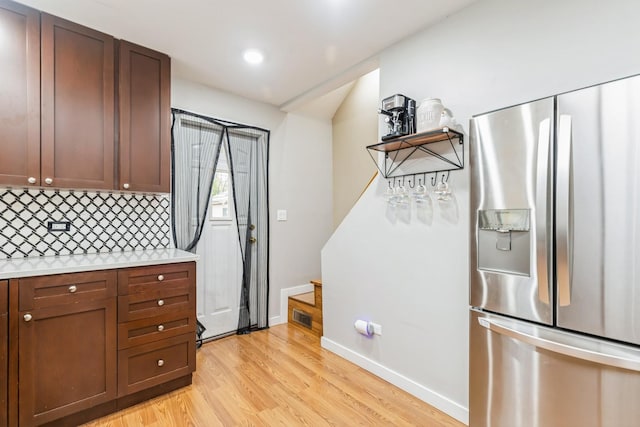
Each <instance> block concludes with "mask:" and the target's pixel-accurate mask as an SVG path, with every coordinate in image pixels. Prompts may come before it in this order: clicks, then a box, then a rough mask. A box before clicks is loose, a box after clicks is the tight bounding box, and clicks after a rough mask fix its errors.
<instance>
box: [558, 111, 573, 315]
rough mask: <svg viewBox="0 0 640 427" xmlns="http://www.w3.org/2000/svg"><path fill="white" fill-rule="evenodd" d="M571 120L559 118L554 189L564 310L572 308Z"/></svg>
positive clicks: (563, 115)
mask: <svg viewBox="0 0 640 427" xmlns="http://www.w3.org/2000/svg"><path fill="white" fill-rule="evenodd" d="M571 126H572V125H571V116H570V115H568V114H561V115H560V118H559V124H558V171H557V176H558V181H557V183H558V188H557V201H556V203H557V211H556V212H557V214H558V215H557V219H556V248H557V251H558V252H557V265H556V272H557V280H558V305H559V306H560V307H565V306H568V305H570V304H571V278H572V277H571V276H572V271H571V268H572V263H573V262H572V256H571V241H572V236H571V228H572V227H571V199H572V194H571V193H572V191H571V179H572V177H571V175H572V170H571V148H572V147H571V146H572V145H573V141H572V133H571V132H572V130H571Z"/></svg>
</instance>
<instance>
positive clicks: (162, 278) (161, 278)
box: [158, 274, 164, 282]
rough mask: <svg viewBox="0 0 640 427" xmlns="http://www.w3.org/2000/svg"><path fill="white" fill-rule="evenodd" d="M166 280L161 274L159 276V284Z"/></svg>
mask: <svg viewBox="0 0 640 427" xmlns="http://www.w3.org/2000/svg"><path fill="white" fill-rule="evenodd" d="M163 280H164V276H163V275H162V274H160V275H159V276H158V282H162V281H163Z"/></svg>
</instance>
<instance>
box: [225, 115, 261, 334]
mask: <svg viewBox="0 0 640 427" xmlns="http://www.w3.org/2000/svg"><path fill="white" fill-rule="evenodd" d="M227 143H228V153H229V170H230V171H231V177H232V185H233V195H234V203H235V211H236V219H237V224H238V238H239V241H240V249H241V253H242V263H243V274H242V290H241V294H240V295H241V301H240V316H239V320H238V333H239V334H242V333H247V332H249V331H251V330H254V329H263V328H266V327H268V326H269V313H268V307H269V192H268V164H269V131H267V130H264V129H258V128H252V127H243V126H234V127H228V128H227Z"/></svg>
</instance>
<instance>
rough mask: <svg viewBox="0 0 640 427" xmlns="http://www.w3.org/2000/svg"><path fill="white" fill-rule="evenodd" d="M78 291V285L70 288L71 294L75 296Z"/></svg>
mask: <svg viewBox="0 0 640 427" xmlns="http://www.w3.org/2000/svg"><path fill="white" fill-rule="evenodd" d="M77 290H78V287H77V286H76V285H71V286H69V292H70V293H72V294H74V293H75V292H76V291H77Z"/></svg>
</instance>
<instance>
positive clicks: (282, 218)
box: [276, 209, 287, 221]
mask: <svg viewBox="0 0 640 427" xmlns="http://www.w3.org/2000/svg"><path fill="white" fill-rule="evenodd" d="M276 216H277V218H278V221H286V220H287V211H286V210H284V209H278V212H277V214H276Z"/></svg>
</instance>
